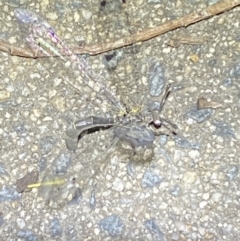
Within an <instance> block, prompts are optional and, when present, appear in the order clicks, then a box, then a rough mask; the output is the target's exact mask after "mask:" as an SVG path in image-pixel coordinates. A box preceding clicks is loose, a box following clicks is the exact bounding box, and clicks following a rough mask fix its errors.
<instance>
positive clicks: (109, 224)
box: [99, 214, 124, 236]
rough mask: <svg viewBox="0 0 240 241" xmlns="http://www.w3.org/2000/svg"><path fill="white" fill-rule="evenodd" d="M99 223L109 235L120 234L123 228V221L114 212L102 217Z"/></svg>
mask: <svg viewBox="0 0 240 241" xmlns="http://www.w3.org/2000/svg"><path fill="white" fill-rule="evenodd" d="M99 225H100V228H101V229H102V230H105V231H107V232H108V233H109V234H110V235H111V236H119V235H121V233H122V231H123V228H124V224H123V221H122V220H121V218H120V217H119V216H118V215H116V214H113V215H111V216H108V217H106V218H104V219H102V220H101V221H100V224H99Z"/></svg>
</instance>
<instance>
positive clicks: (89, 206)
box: [0, 0, 240, 241]
mask: <svg viewBox="0 0 240 241" xmlns="http://www.w3.org/2000/svg"><path fill="white" fill-rule="evenodd" d="M23 2H24V3H23ZM123 2H126V3H123ZM123 2H122V1H120V0H119V1H117V0H115V1H108V0H106V1H97V0H95V1H94V0H89V1H76V0H67V1H66V0H64V1H63V0H60V1H59V0H58V1H55V0H52V1H47V0H43V1H40V2H36V1H30V0H29V1H18V0H9V1H4V0H2V1H1V2H0V8H1V9H2V10H1V11H0V26H1V30H0V38H1V39H2V40H4V41H7V42H9V43H11V44H13V45H15V46H21V47H23V46H24V45H25V44H26V43H25V38H26V34H29V33H27V31H28V30H27V29H26V28H24V26H23V28H20V27H19V25H18V23H17V21H16V19H15V17H14V10H15V9H16V8H25V9H29V10H31V11H34V12H36V13H37V14H39V15H40V16H42V17H43V18H44V19H46V20H47V21H48V22H49V23H50V24H51V26H52V27H53V29H54V30H55V31H56V32H57V33H58V34H59V36H61V38H62V39H63V40H64V42H65V43H66V44H68V46H70V47H77V46H81V45H85V44H93V43H95V44H96V43H98V44H104V43H105V42H108V41H110V39H111V40H112V39H118V38H121V37H123V36H127V35H130V34H133V33H136V32H140V31H143V30H144V29H149V28H152V27H154V26H158V25H160V24H162V23H164V22H167V21H169V20H172V19H176V18H179V17H181V16H184V15H186V14H189V13H191V12H193V11H195V10H199V9H204V8H206V7H207V6H209V5H211V4H214V3H216V2H217V1H210V0H204V1H200V0H188V1H182V0H178V1H165V0H162V1H161V0H147V1H143V0H135V1H128V0H126V1H123ZM239 13H240V8H239V7H237V8H235V9H232V10H230V11H228V12H225V13H223V14H220V15H218V16H214V17H212V18H210V19H208V20H204V21H201V22H199V23H196V24H193V25H191V26H189V27H187V28H180V29H177V30H175V31H171V32H168V33H166V34H164V35H161V36H159V37H156V38H153V39H151V40H149V41H146V42H143V43H138V44H134V45H132V46H128V47H125V48H121V49H118V50H112V51H111V52H109V53H105V55H106V54H108V55H111V56H114V58H113V59H112V60H109V58H108V57H106V56H105V55H104V54H102V55H97V56H89V55H84V56H83V58H85V59H87V61H89V63H90V64H91V66H92V68H93V69H94V70H95V71H96V72H97V73H100V74H101V73H102V72H103V69H104V68H107V69H108V74H107V75H108V77H106V79H105V81H106V84H107V85H108V86H110V88H112V89H114V90H116V92H117V95H118V96H119V97H120V99H121V101H122V102H123V103H125V104H126V105H127V106H128V108H129V109H133V108H135V109H134V110H136V109H137V108H146V106H148V107H151V106H152V105H153V104H154V101H159V100H160V99H161V97H162V95H163V89H164V88H163V87H164V86H166V85H167V84H172V90H171V93H170V95H169V97H168V99H167V101H166V103H165V106H164V109H163V111H162V113H161V115H162V117H164V118H166V119H168V120H170V121H171V122H172V123H174V124H176V125H177V127H178V129H177V130H176V134H177V135H172V133H171V131H168V130H165V131H166V134H168V135H159V136H156V138H155V140H154V142H153V144H152V145H151V146H149V147H144V148H138V149H137V150H136V151H135V152H134V151H133V150H132V148H131V146H129V145H128V144H127V143H123V142H121V141H117V140H116V138H115V139H114V128H109V129H106V130H98V131H96V132H92V133H89V134H86V135H83V136H82V137H81V138H80V140H79V143H78V147H77V150H76V151H75V152H72V151H69V150H68V149H67V148H66V145H65V141H64V140H65V138H66V134H65V133H66V129H67V127H68V126H69V123H71V122H72V121H76V120H78V119H81V118H84V117H87V116H91V115H94V116H101V117H109V116H112V115H114V114H116V112H115V109H114V107H113V106H112V105H111V103H108V105H107V106H104V108H103V106H101V100H100V99H99V96H98V95H97V93H95V92H94V91H92V90H91V89H90V88H89V87H88V86H86V85H85V84H84V83H83V84H82V87H81V88H80V89H78V90H76V89H74V88H73V87H72V86H71V85H70V84H69V82H71V80H73V79H76V78H78V72H77V70H76V69H73V68H72V67H69V65H68V64H66V63H63V61H62V60H61V59H60V58H41V59H30V58H29V59H28V58H20V57H16V56H10V55H8V54H7V53H4V52H1V53H0V70H1V71H0V147H1V148H0V238H1V240H7V241H10V240H27V241H35V240H158V241H159V240H218V241H220V240H231V241H233V240H239V237H240V231H239V230H240V229H239V226H240V218H239V217H240V211H239V207H240V174H239V168H240V164H239V160H240V155H239V151H238V150H239V149H238V148H239V138H240V132H239V119H240V116H239V108H240V101H239V96H240V92H239V83H238V81H240V56H239V50H240V33H239ZM179 36H184V37H192V38H194V39H195V40H198V41H200V42H198V43H197V44H180V45H179V46H178V47H177V48H174V47H171V46H169V44H168V43H169V40H170V39H171V38H173V37H175V38H176V37H179ZM114 61H116V62H114ZM80 81H81V80H80ZM153 81H156V82H154V83H153ZM149 91H150V93H151V94H152V95H154V93H157V94H156V95H157V96H151V95H150V94H149ZM159 93H161V94H160V95H159ZM199 98H205V99H206V100H207V102H208V105H210V107H209V106H207V107H208V108H206V109H201V110H198V109H197V102H198V99H199ZM213 102H214V103H213ZM211 103H213V104H212V105H211ZM211 106H212V107H214V108H212V107H211ZM36 172H37V174H38V175H39V176H38V175H35V174H36ZM27 173H32V176H31V178H32V180H31V182H33V183H35V182H41V181H42V182H47V181H49V182H52V183H55V184H51V185H50V186H41V187H40V188H33V189H31V190H29V191H24V192H22V193H18V191H19V190H21V188H22V187H23V186H20V187H19V186H18V185H17V184H18V182H19V181H17V180H19V179H20V178H23V177H24V176H26V174H27ZM34 175H35V176H34ZM21 180H23V179H21ZM62 180H66V182H65V183H63V184H60V183H61V181H62ZM57 184H58V185H57ZM21 185H24V183H23V181H22V182H21ZM24 189H25V188H24Z"/></svg>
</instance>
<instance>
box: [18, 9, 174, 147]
mask: <svg viewBox="0 0 240 241" xmlns="http://www.w3.org/2000/svg"><path fill="white" fill-rule="evenodd" d="M15 16H16V17H17V19H18V20H19V21H20V24H21V25H22V26H25V25H27V26H29V30H30V31H29V35H28V36H27V38H26V40H27V42H28V43H29V44H30V46H31V47H32V48H33V50H34V51H42V52H44V53H45V54H47V55H49V56H50V55H51V54H54V55H57V56H59V57H60V58H61V59H62V60H63V61H70V63H72V64H73V65H77V66H78V70H79V74H80V76H81V77H82V80H83V81H84V82H85V84H87V85H88V86H89V87H90V88H92V89H93V90H94V91H95V92H96V93H98V94H99V95H105V96H106V97H107V98H108V100H109V101H110V102H111V103H112V104H113V105H114V106H115V107H117V108H118V109H119V111H120V112H121V113H122V114H121V115H118V116H115V117H112V118H102V117H97V116H88V117H85V118H83V119H81V120H78V121H75V122H73V123H71V125H70V126H69V128H68V130H67V133H66V134H67V139H66V145H67V148H68V149H69V150H76V148H77V143H78V139H79V136H80V135H81V133H82V132H84V131H86V130H89V129H92V128H96V127H97V128H101V127H111V126H114V135H115V137H117V138H119V139H120V140H122V141H125V142H127V143H129V144H130V145H131V146H132V147H133V148H136V147H141V146H149V145H151V144H152V143H153V141H154V140H155V136H156V135H161V134H164V133H163V132H161V131H159V129H160V127H161V126H165V127H166V128H167V129H170V130H172V129H175V128H176V125H174V124H172V123H171V122H170V121H168V120H165V119H162V118H161V117H160V112H161V111H162V109H163V106H164V103H165V101H166V99H167V97H168V95H169V93H170V89H171V85H167V87H166V90H165V93H164V96H163V98H162V100H161V102H160V105H159V107H155V108H152V109H150V110H147V111H143V112H136V113H133V112H128V111H127V109H126V108H125V105H124V104H122V103H121V102H120V100H119V99H118V98H117V95H116V93H114V91H112V90H111V89H110V88H109V87H108V86H107V85H106V84H105V82H104V77H103V76H101V75H98V74H96V73H95V72H94V71H93V69H92V68H91V66H90V65H89V64H88V62H87V61H86V60H84V59H83V58H82V57H80V56H77V55H76V54H74V53H73V52H72V51H71V50H70V49H69V48H68V47H67V45H66V44H65V43H64V42H63V41H62V40H61V39H60V38H59V37H58V36H57V34H56V33H55V31H54V30H53V28H52V27H51V26H50V24H49V23H47V22H46V21H45V20H44V19H43V18H41V17H40V16H38V15H37V14H36V13H34V12H31V11H29V10H24V9H16V10H15ZM70 84H71V85H72V86H73V87H75V88H76V89H77V90H79V91H80V89H81V85H80V83H79V82H78V81H77V80H72V81H71V82H70ZM168 125H169V126H170V127H168ZM172 133H174V132H173V131H172Z"/></svg>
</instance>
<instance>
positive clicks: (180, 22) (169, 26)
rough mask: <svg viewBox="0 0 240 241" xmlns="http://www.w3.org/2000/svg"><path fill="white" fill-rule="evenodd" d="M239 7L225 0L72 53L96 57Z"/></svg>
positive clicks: (20, 51) (22, 52) (4, 46)
mask: <svg viewBox="0 0 240 241" xmlns="http://www.w3.org/2000/svg"><path fill="white" fill-rule="evenodd" d="M239 5H240V0H225V1H222V2H220V3H217V4H214V5H212V6H209V7H207V8H206V9H203V10H200V11H196V12H193V13H191V14H188V15H186V16H184V17H181V18H179V19H175V20H171V21H168V22H167V23H164V24H162V25H160V26H157V27H154V28H151V29H148V30H145V31H143V32H139V33H136V34H133V35H130V36H127V37H124V38H122V39H119V40H116V41H112V42H109V43H104V44H95V45H89V46H83V47H78V48H74V49H73V51H74V53H76V54H83V53H88V54H90V55H96V54H100V53H104V52H107V51H110V50H113V49H117V48H121V47H124V46H128V45H131V44H134V43H138V42H143V41H147V40H149V39H151V38H154V37H156V36H159V35H161V34H164V33H166V32H169V31H171V30H174V29H177V28H180V27H187V26H189V25H191V24H194V23H196V22H200V21H202V20H205V19H208V18H210V17H213V16H215V15H218V14H220V13H223V12H226V11H229V10H230V9H233V8H235V7H237V6H239ZM0 50H2V51H4V52H7V53H9V54H10V55H15V56H21V57H26V58H41V57H49V56H46V55H44V54H42V53H39V52H34V51H33V50H31V49H27V48H26V49H25V48H19V47H15V46H12V45H11V44H9V43H6V42H3V41H0Z"/></svg>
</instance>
